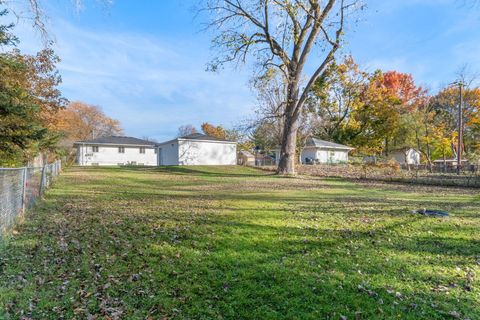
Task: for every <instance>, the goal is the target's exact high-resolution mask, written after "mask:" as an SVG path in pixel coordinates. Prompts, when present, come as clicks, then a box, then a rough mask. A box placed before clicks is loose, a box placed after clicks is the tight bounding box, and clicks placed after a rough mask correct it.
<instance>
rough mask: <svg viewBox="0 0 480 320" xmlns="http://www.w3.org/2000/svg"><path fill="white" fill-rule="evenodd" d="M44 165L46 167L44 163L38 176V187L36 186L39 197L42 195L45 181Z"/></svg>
mask: <svg viewBox="0 0 480 320" xmlns="http://www.w3.org/2000/svg"><path fill="white" fill-rule="evenodd" d="M45 167H46V165H44V166H43V167H42V175H41V176H40V187H39V188H38V196H39V197H41V196H42V192H43V184H44V183H45Z"/></svg>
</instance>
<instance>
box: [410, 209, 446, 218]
mask: <svg viewBox="0 0 480 320" xmlns="http://www.w3.org/2000/svg"><path fill="white" fill-rule="evenodd" d="M413 213H419V214H421V215H424V216H431V217H448V216H449V215H450V214H449V213H448V212H446V211H441V210H432V209H419V210H414V211H413Z"/></svg>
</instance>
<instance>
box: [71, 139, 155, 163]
mask: <svg viewBox="0 0 480 320" xmlns="http://www.w3.org/2000/svg"><path fill="white" fill-rule="evenodd" d="M74 146H76V147H77V164H78V165H80V166H115V165H128V164H130V165H140V166H155V165H157V154H156V151H157V150H156V149H155V143H154V142H151V141H146V140H142V139H137V138H132V137H122V136H111V137H102V138H97V139H93V140H86V141H78V142H75V143H74Z"/></svg>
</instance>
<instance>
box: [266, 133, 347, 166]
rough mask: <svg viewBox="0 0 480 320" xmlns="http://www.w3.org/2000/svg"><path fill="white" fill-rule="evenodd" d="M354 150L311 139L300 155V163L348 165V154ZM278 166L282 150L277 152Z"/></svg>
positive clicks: (341, 145)
mask: <svg viewBox="0 0 480 320" xmlns="http://www.w3.org/2000/svg"><path fill="white" fill-rule="evenodd" d="M353 149H354V148H352V147H349V146H345V145H343V144H338V143H334V142H330V141H325V140H320V139H317V138H309V139H308V140H307V143H306V145H305V147H304V148H303V150H302V153H301V154H300V161H301V162H302V163H303V164H306V163H332V164H333V163H347V162H348V153H349V152H350V151H352V150H353ZM275 158H276V159H277V164H278V161H279V159H280V149H277V150H275Z"/></svg>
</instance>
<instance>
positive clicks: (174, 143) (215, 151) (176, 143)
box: [157, 133, 237, 166]
mask: <svg viewBox="0 0 480 320" xmlns="http://www.w3.org/2000/svg"><path fill="white" fill-rule="evenodd" d="M157 156H158V165H159V166H176V165H235V164H236V163H237V143H236V142H233V141H228V140H224V139H218V138H215V137H211V136H207V135H205V134H200V133H195V134H191V135H187V136H183V137H179V138H176V139H173V140H170V141H166V142H162V143H159V144H157Z"/></svg>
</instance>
